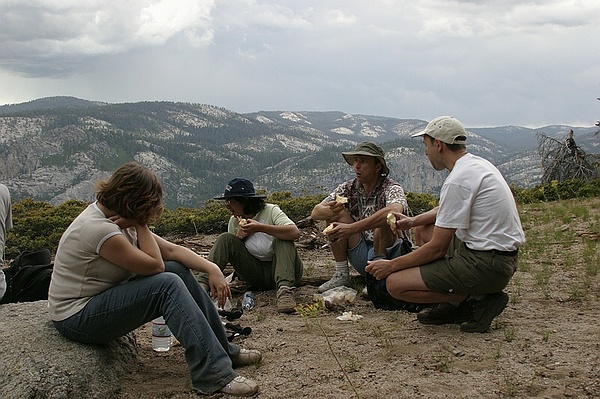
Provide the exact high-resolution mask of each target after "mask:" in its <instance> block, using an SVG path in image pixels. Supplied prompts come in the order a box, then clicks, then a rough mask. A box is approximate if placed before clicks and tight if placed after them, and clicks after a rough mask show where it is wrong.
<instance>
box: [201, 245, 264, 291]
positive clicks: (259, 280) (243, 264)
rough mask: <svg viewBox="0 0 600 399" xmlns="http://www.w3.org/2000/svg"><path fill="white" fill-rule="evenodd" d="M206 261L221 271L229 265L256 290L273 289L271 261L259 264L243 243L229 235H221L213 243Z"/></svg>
mask: <svg viewBox="0 0 600 399" xmlns="http://www.w3.org/2000/svg"><path fill="white" fill-rule="evenodd" d="M208 260H210V261H211V262H214V263H216V264H217V265H218V266H219V267H220V268H221V270H223V269H224V268H225V266H226V265H227V264H231V266H232V267H233V269H234V270H235V271H236V273H237V275H238V276H239V278H240V279H241V280H243V281H245V282H247V283H248V284H250V285H251V286H252V287H255V288H258V289H271V288H273V281H272V272H271V270H270V269H271V261H267V262H261V261H260V260H258V259H257V258H255V257H254V256H252V254H251V253H250V252H248V249H247V248H246V245H244V242H243V241H242V240H240V239H239V238H237V237H236V236H235V235H233V234H230V233H223V234H221V235H220V236H219V237H217V240H216V241H215V245H214V246H213V248H212V249H211V251H210V253H209V255H208Z"/></svg>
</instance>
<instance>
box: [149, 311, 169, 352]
mask: <svg viewBox="0 0 600 399" xmlns="http://www.w3.org/2000/svg"><path fill="white" fill-rule="evenodd" d="M152 349H154V350H155V351H156V352H166V351H168V350H169V349H171V330H169V327H168V326H167V325H166V324H165V319H164V318H163V317H162V316H161V317H157V318H156V319H154V320H152Z"/></svg>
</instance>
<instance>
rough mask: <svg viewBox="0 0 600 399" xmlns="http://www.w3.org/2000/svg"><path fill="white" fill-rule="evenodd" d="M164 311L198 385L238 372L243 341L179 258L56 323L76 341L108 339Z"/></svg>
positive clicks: (210, 386) (208, 386)
mask: <svg viewBox="0 0 600 399" xmlns="http://www.w3.org/2000/svg"><path fill="white" fill-rule="evenodd" d="M159 316H164V318H165V321H166V323H167V326H169V329H171V331H172V332H173V335H175V337H176V338H177V340H179V342H180V343H181V345H182V346H183V347H184V348H185V360H186V363H187V365H188V368H189V371H190V376H191V380H192V386H193V387H194V388H195V389H197V390H199V391H201V392H203V393H212V392H215V391H218V390H219V389H221V388H223V387H224V386H225V385H226V384H227V383H228V382H230V381H231V380H232V379H233V378H235V377H236V376H237V375H238V374H237V373H236V372H235V371H234V370H233V368H232V364H231V358H232V357H235V356H237V355H238V354H239V351H240V349H239V347H238V346H236V345H233V344H231V343H229V341H228V340H227V335H226V333H225V328H224V327H223V323H222V322H221V319H220V317H219V314H218V312H217V309H216V307H215V305H214V304H213V302H212V300H211V299H210V297H209V296H208V294H207V293H206V292H205V291H204V290H203V289H202V288H201V287H200V285H199V284H198V282H197V281H196V278H195V277H194V275H193V274H192V272H191V271H190V270H189V269H188V268H186V267H185V266H183V265H182V264H180V263H178V262H171V261H169V262H165V272H164V273H158V274H155V275H152V276H141V277H136V278H133V279H131V280H130V281H128V282H126V283H125V284H121V285H117V286H115V287H112V288H109V289H108V290H106V291H104V292H102V293H100V294H98V295H96V296H94V297H93V298H92V299H91V300H90V301H89V302H88V303H87V305H86V306H85V307H84V308H83V309H82V310H81V311H79V312H78V313H76V314H74V315H73V316H71V317H69V318H67V319H65V320H62V321H55V322H54V326H55V327H56V329H57V330H58V331H59V332H60V333H61V334H62V335H63V336H64V337H66V338H68V339H71V340H73V341H77V342H82V343H86V344H105V343H107V342H110V341H112V340H115V339H117V338H119V337H121V336H123V335H125V334H127V333H129V332H131V331H133V330H135V329H136V328H138V327H140V326H141V325H143V324H145V323H147V322H149V321H151V320H153V319H154V318H156V317H159Z"/></svg>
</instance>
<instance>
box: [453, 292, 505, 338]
mask: <svg viewBox="0 0 600 399" xmlns="http://www.w3.org/2000/svg"><path fill="white" fill-rule="evenodd" d="M470 302H471V303H470V304H469V305H470V306H471V312H472V320H471V321H469V322H467V323H463V324H461V325H460V331H462V332H466V333H475V332H478V333H485V332H488V331H489V330H490V325H491V324H492V320H494V318H495V317H496V316H498V315H499V314H500V313H502V311H503V310H504V308H506V305H507V304H508V294H507V293H505V292H495V293H493V294H488V295H486V297H485V298H484V299H483V300H481V301H470Z"/></svg>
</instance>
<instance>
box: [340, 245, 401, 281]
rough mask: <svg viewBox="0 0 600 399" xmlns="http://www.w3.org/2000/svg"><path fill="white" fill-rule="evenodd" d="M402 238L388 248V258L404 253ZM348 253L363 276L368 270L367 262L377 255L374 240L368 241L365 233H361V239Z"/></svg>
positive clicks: (353, 265) (352, 262) (350, 260)
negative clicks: (366, 269) (402, 251)
mask: <svg viewBox="0 0 600 399" xmlns="http://www.w3.org/2000/svg"><path fill="white" fill-rule="evenodd" d="M401 244H402V239H397V240H396V242H395V243H394V245H392V246H391V247H389V248H386V253H387V257H386V259H394V258H397V257H398V256H400V255H402V253H401V250H402V248H401V247H402V245H401ZM347 254H348V262H349V263H350V265H352V267H353V268H354V270H356V271H357V272H359V273H360V275H361V276H363V277H365V276H366V275H367V272H366V271H365V268H366V267H367V262H368V261H370V260H372V259H373V256H375V251H374V248H373V243H372V242H367V240H365V236H364V235H363V234H361V235H360V241H359V242H358V244H356V246H355V247H354V248H350V249H348V251H347Z"/></svg>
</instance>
